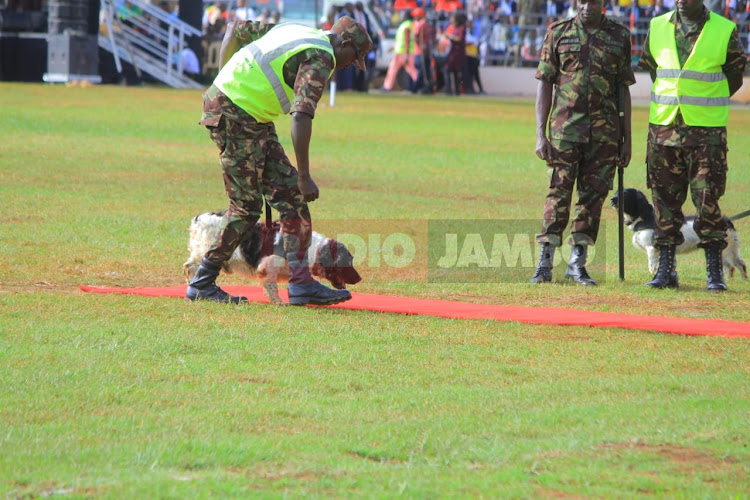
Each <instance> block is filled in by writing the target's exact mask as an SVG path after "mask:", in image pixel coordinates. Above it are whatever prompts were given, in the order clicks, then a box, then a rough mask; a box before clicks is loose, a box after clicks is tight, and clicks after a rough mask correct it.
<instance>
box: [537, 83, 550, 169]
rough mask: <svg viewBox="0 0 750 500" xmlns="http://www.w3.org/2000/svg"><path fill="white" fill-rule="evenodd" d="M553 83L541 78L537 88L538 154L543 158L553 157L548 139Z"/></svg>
mask: <svg viewBox="0 0 750 500" xmlns="http://www.w3.org/2000/svg"><path fill="white" fill-rule="evenodd" d="M552 89H553V84H552V83H551V82H548V81H546V80H539V85H538V86H537V89H536V155H537V156H538V157H539V158H541V159H542V160H550V159H552V145H551V144H550V142H549V139H547V121H548V120H549V112H550V110H551V109H552Z"/></svg>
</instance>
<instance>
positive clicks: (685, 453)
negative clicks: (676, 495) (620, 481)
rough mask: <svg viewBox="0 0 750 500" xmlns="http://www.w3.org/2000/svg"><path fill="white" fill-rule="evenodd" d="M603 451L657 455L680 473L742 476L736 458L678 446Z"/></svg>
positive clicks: (610, 446) (614, 447)
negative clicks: (718, 473) (730, 472)
mask: <svg viewBox="0 0 750 500" xmlns="http://www.w3.org/2000/svg"><path fill="white" fill-rule="evenodd" d="M597 448H598V449H602V450H616V451H619V450H627V451H635V452H638V453H648V454H652V455H657V456H659V457H661V458H663V459H665V460H667V461H668V462H671V463H672V464H675V465H676V466H677V469H678V470H679V472H683V473H685V474H694V473H697V472H703V473H706V472H729V471H732V472H733V473H735V474H742V475H744V472H743V471H742V470H741V468H739V467H737V465H738V464H739V463H740V461H739V460H737V459H736V458H734V457H731V456H729V457H725V458H717V457H714V456H712V455H709V454H708V453H706V452H704V451H701V450H699V449H696V448H690V447H687V446H681V445H678V444H669V443H667V444H648V443H605V444H602V445H599V446H598V447H597Z"/></svg>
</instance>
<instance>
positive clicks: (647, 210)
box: [610, 188, 747, 279]
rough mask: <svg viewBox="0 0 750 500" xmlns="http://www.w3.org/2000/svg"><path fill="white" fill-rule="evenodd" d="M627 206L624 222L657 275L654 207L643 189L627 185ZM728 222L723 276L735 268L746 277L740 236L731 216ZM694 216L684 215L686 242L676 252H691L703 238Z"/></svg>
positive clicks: (657, 257)
mask: <svg viewBox="0 0 750 500" xmlns="http://www.w3.org/2000/svg"><path fill="white" fill-rule="evenodd" d="M623 197H624V200H625V202H624V206H623V220H624V222H625V225H626V226H628V227H629V228H630V229H632V230H633V246H634V247H636V248H637V249H639V250H643V251H645V252H646V254H647V255H648V270H649V272H650V273H651V274H656V270H657V268H658V267H659V250H658V249H657V248H656V247H655V246H654V228H655V227H656V221H655V218H654V206H653V205H652V204H651V203H649V201H648V199H647V198H646V195H644V194H643V192H641V191H639V190H637V189H633V188H627V189H624V190H623ZM610 203H612V206H613V207H614V209H615V210H617V203H618V195H617V193H615V195H614V196H613V197H612V198H611V199H610ZM724 220H725V221H726V223H727V247H726V248H725V249H724V252H723V254H722V262H723V264H724V276H730V277H731V276H733V275H734V270H735V269H738V270H739V272H740V274H741V275H742V277H743V278H745V279H747V266H746V265H745V261H744V260H742V257H740V236H739V233H738V232H737V229H736V228H735V227H734V224H733V223H732V220H731V219H730V218H729V217H724ZM694 222H695V217H694V216H687V217H685V223H684V224H683V225H682V228H680V231H682V235H683V236H684V237H685V242H684V243H682V245H679V246H677V248H676V252H677V253H688V252H692V251H693V250H696V249H698V243H700V238H699V237H698V234H697V233H696V232H695V230H694V229H693V223H694Z"/></svg>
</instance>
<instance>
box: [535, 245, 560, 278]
mask: <svg viewBox="0 0 750 500" xmlns="http://www.w3.org/2000/svg"><path fill="white" fill-rule="evenodd" d="M554 256H555V247H554V245H552V243H542V248H541V249H540V250H539V264H537V266H536V272H534V276H532V277H531V280H529V283H549V282H550V281H552V258H553V257H554Z"/></svg>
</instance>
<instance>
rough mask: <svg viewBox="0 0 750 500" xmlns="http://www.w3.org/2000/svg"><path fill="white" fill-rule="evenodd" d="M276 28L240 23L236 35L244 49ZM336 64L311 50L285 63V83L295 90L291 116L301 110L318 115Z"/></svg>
mask: <svg viewBox="0 0 750 500" xmlns="http://www.w3.org/2000/svg"><path fill="white" fill-rule="evenodd" d="M273 27H274V25H273V24H264V23H262V22H258V21H237V22H236V23H235V26H234V35H235V36H236V37H237V38H238V39H239V40H241V42H242V45H243V46H244V45H247V44H249V43H252V42H253V41H255V40H257V39H258V38H260V37H262V36H263V35H265V34H266V33H267V32H268V31H269V30H270V29H271V28H273ZM334 64H335V62H334V60H333V58H332V57H331V55H330V54H329V53H328V52H326V51H325V50H320V49H307V50H305V51H303V52H300V53H299V54H297V55H296V56H294V57H292V58H291V59H289V60H288V61H287V62H286V64H284V68H283V74H284V82H285V83H286V84H287V85H289V86H290V87H291V88H292V89H294V99H293V100H292V109H291V111H290V113H296V112H299V111H301V112H303V113H307V114H308V115H310V116H315V109H316V108H317V106H318V101H320V98H321V97H322V96H323V91H324V90H325V88H326V85H327V84H328V75H330V74H331V70H333V67H334Z"/></svg>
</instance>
